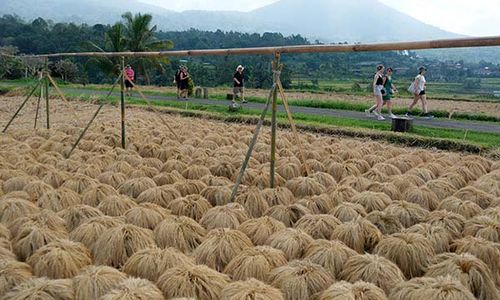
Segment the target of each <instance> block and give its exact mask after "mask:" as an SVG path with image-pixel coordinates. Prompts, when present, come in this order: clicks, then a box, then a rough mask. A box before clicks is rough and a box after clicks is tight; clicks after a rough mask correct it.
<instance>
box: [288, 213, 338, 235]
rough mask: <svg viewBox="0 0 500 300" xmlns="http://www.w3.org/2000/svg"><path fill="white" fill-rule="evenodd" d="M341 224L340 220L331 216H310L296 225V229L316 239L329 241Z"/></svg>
mask: <svg viewBox="0 0 500 300" xmlns="http://www.w3.org/2000/svg"><path fill="white" fill-rule="evenodd" d="M339 224H341V222H340V221H339V219H337V218H335V217H334V216H332V215H329V214H323V215H312V214H308V215H305V216H303V217H302V218H300V219H299V220H298V221H297V222H296V223H295V228H296V229H300V230H302V231H304V232H305V233H307V234H309V235H310V236H311V237H313V238H314V239H329V238H330V236H332V233H333V229H335V227H336V226H337V225H339Z"/></svg>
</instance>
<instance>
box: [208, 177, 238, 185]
mask: <svg viewBox="0 0 500 300" xmlns="http://www.w3.org/2000/svg"><path fill="white" fill-rule="evenodd" d="M201 181H202V182H203V183H205V184H206V185H207V186H230V185H232V184H233V182H232V181H231V179H229V178H226V177H220V176H213V175H207V176H203V177H202V178H201Z"/></svg>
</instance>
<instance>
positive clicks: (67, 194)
mask: <svg viewBox="0 0 500 300" xmlns="http://www.w3.org/2000/svg"><path fill="white" fill-rule="evenodd" d="M81 202H82V199H81V197H80V195H79V194H78V193H76V192H74V191H73V190H70V189H68V188H59V189H56V190H51V191H48V192H46V193H44V194H43V195H42V196H41V197H40V198H38V201H37V205H38V206H39V207H40V208H43V209H50V210H52V211H54V212H59V211H61V210H63V209H66V208H68V207H71V206H73V205H78V204H81Z"/></svg>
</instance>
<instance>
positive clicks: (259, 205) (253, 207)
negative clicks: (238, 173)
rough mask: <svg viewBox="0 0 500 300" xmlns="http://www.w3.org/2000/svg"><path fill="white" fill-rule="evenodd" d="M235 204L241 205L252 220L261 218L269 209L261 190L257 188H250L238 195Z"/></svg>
mask: <svg viewBox="0 0 500 300" xmlns="http://www.w3.org/2000/svg"><path fill="white" fill-rule="evenodd" d="M235 202H236V203H239V204H241V205H242V206H243V207H244V208H245V211H246V212H247V213H248V215H249V216H250V217H252V218H259V217H261V216H262V215H263V214H264V213H265V212H266V211H267V210H268V209H269V204H268V203H267V201H266V199H265V198H264V196H263V195H262V192H261V190H260V189H258V188H255V187H250V188H249V189H247V190H246V191H244V192H243V193H241V194H240V195H238V196H237V197H236V199H235Z"/></svg>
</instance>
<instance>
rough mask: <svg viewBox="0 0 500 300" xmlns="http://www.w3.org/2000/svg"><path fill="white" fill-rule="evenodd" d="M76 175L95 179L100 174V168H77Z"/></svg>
mask: <svg viewBox="0 0 500 300" xmlns="http://www.w3.org/2000/svg"><path fill="white" fill-rule="evenodd" d="M76 173H78V174H82V175H86V176H89V177H92V178H96V177H97V176H99V174H101V173H102V168H100V167H99V166H96V165H87V166H83V167H80V168H78V170H76Z"/></svg>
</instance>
